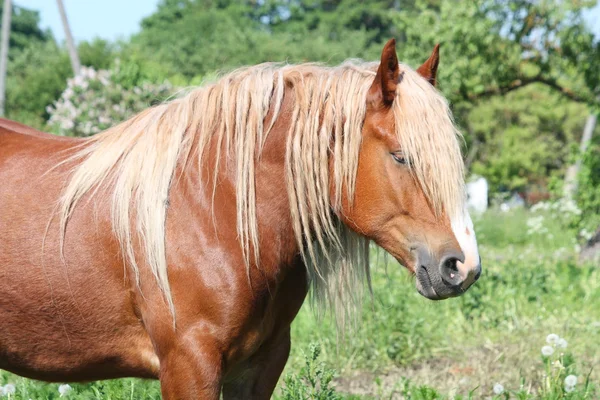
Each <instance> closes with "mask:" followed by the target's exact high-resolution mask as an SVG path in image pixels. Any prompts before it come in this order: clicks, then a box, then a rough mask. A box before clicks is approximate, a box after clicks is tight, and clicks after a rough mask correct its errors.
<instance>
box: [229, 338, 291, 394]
mask: <svg viewBox="0 0 600 400" xmlns="http://www.w3.org/2000/svg"><path fill="white" fill-rule="evenodd" d="M290 346H291V342H290V330H289V328H288V329H286V330H285V332H283V333H281V334H280V335H278V337H277V338H275V339H272V340H270V341H268V342H265V343H264V344H263V345H262V346H261V347H260V349H259V350H258V351H257V353H255V354H254V355H253V356H252V357H251V358H250V359H249V360H248V369H247V370H246V371H245V372H244V373H242V374H241V375H240V376H239V377H237V378H235V379H234V380H232V381H227V382H225V383H224V384H223V400H239V399H253V400H255V399H256V400H262V399H270V398H271V395H272V394H273V391H274V390H275V386H277V381H278V380H279V377H280V376H281V372H282V371H283V368H284V367H285V363H286V362H287V359H288V357H289V355H290Z"/></svg>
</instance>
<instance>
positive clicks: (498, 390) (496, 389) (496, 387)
mask: <svg viewBox="0 0 600 400" xmlns="http://www.w3.org/2000/svg"><path fill="white" fill-rule="evenodd" d="M492 390H493V391H494V394H502V393H504V386H502V384H500V383H495V384H494V388H493V389H492Z"/></svg>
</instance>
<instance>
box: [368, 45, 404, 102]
mask: <svg viewBox="0 0 600 400" xmlns="http://www.w3.org/2000/svg"><path fill="white" fill-rule="evenodd" d="M399 75H400V68H399V66H398V57H397V56H396V39H390V40H389V41H388V42H387V43H386V44H385V46H384V47H383V51H382V52H381V62H380V63H379V68H378V69H377V74H376V75H375V79H374V80H373V83H372V84H371V87H370V88H369V95H368V100H369V103H370V104H371V105H373V106H375V107H380V106H389V105H391V104H392V103H393V102H394V99H395V98H396V86H397V85H398V76H399Z"/></svg>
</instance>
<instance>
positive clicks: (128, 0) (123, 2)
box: [13, 0, 600, 41]
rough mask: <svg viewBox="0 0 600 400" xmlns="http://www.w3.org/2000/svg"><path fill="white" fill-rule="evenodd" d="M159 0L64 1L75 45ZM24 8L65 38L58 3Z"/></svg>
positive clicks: (589, 17)
mask: <svg viewBox="0 0 600 400" xmlns="http://www.w3.org/2000/svg"><path fill="white" fill-rule="evenodd" d="M158 2H159V0H63V3H64V5H65V9H66V11H67V16H68V18H69V24H70V25H71V33H72V34H73V37H74V38H75V41H81V40H91V39H94V38H96V37H100V38H103V39H109V40H116V39H119V38H123V39H125V38H127V37H129V36H130V35H131V34H133V33H135V32H137V31H138V30H139V28H140V22H141V20H142V19H143V18H144V17H146V16H148V15H150V14H152V13H153V12H154V11H155V10H156V7H157V4H158ZM13 3H14V4H16V5H19V6H22V7H26V8H30V9H34V10H38V11H39V12H40V18H41V25H42V27H43V28H50V29H51V30H52V32H53V33H54V37H55V38H56V39H57V40H58V41H63V40H64V38H65V34H64V31H63V28H62V24H61V21H60V15H59V13H58V7H57V5H56V1H55V0H13ZM585 19H586V21H587V23H588V25H589V27H590V28H591V29H592V31H593V32H594V33H595V35H596V38H599V39H600V1H599V2H598V4H597V5H596V7H594V9H592V10H591V12H589V13H587V14H586V15H585Z"/></svg>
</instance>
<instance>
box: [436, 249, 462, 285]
mask: <svg viewBox="0 0 600 400" xmlns="http://www.w3.org/2000/svg"><path fill="white" fill-rule="evenodd" d="M459 261H460V260H459V259H458V258H457V257H454V256H450V257H446V258H444V259H443V260H442V262H441V263H440V273H441V275H442V279H443V280H444V281H445V282H446V283H447V284H449V285H452V286H456V285H460V284H461V282H462V278H461V276H460V273H459V271H458V265H457V263H458V262H459Z"/></svg>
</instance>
